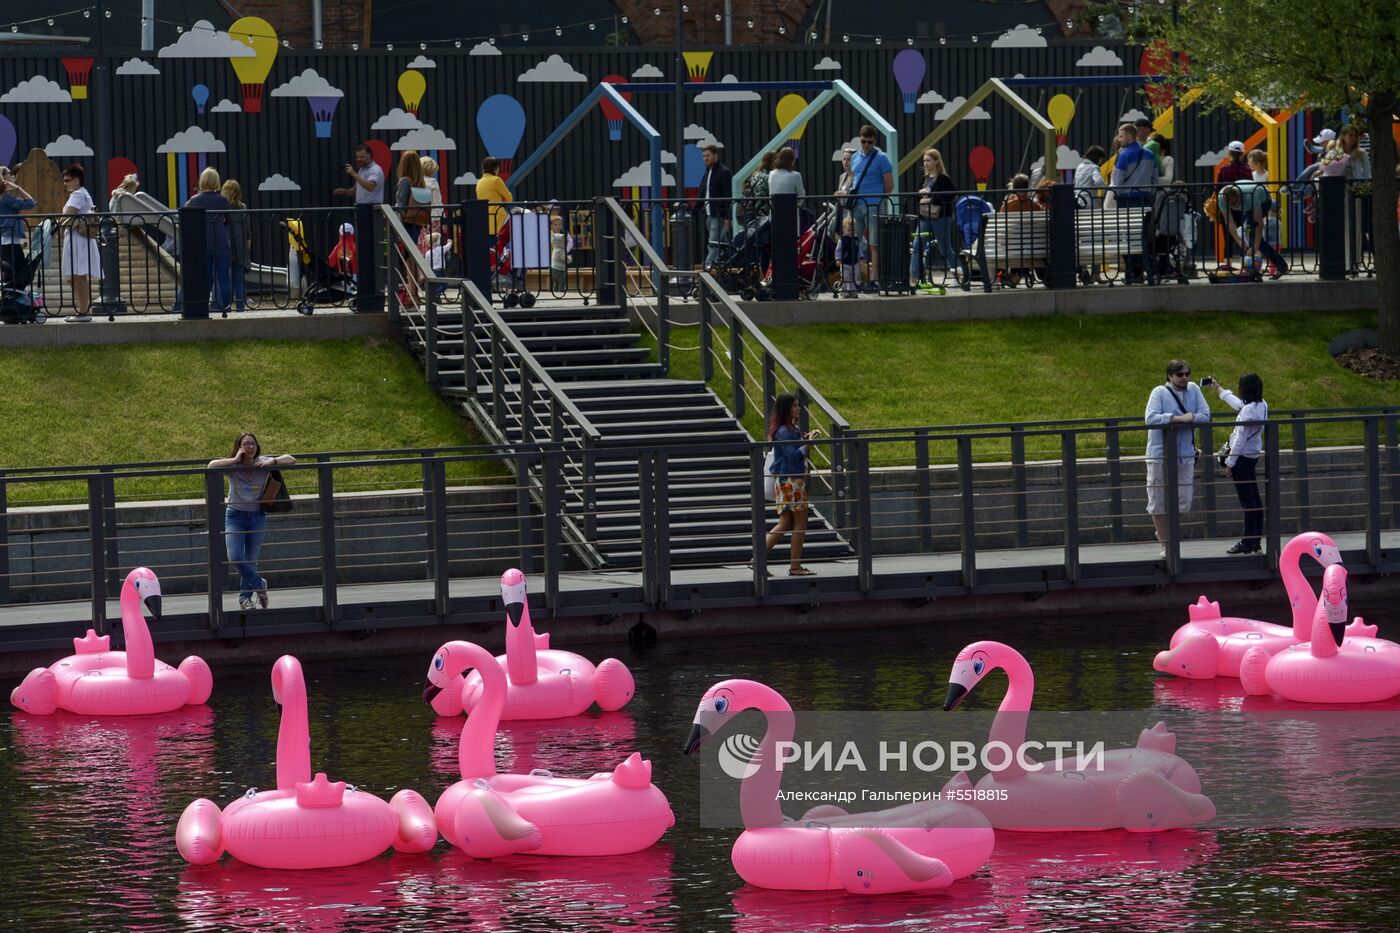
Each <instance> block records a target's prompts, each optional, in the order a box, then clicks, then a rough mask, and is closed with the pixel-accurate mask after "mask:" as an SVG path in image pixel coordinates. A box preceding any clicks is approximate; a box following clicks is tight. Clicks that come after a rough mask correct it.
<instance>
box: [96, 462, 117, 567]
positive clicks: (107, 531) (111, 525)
mask: <svg viewBox="0 0 1400 933" xmlns="http://www.w3.org/2000/svg"><path fill="white" fill-rule="evenodd" d="M100 472H101V473H102V534H103V536H104V537H105V538H106V541H107V589H108V590H113V591H116V592H120V591H121V586H122V581H121V577H120V574H121V565H122V564H121V561H122V559H121V551H120V547H121V541H120V540H119V539H118V537H117V483H116V480H114V479H113V478H112V467H110V466H105V467H103V468H102V469H101V471H100Z"/></svg>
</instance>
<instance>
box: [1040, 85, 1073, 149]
mask: <svg viewBox="0 0 1400 933" xmlns="http://www.w3.org/2000/svg"><path fill="white" fill-rule="evenodd" d="M1045 112H1046V114H1047V115H1048V116H1049V117H1050V122H1051V123H1053V124H1054V125H1055V142H1056V143H1058V144H1059V145H1061V146H1063V145H1064V144H1065V140H1066V139H1068V138H1069V124H1070V121H1072V120H1073V119H1074V98H1072V97H1070V96H1069V95H1068V94H1056V95H1055V96H1054V97H1052V98H1050V103H1049V104H1048V105H1047V106H1046V108H1045Z"/></svg>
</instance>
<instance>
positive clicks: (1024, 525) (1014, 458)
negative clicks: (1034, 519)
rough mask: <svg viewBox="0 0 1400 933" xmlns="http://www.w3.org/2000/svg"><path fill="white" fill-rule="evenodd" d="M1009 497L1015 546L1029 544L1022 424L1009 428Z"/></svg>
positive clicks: (1023, 431) (1028, 513)
mask: <svg viewBox="0 0 1400 933" xmlns="http://www.w3.org/2000/svg"><path fill="white" fill-rule="evenodd" d="M1011 498H1012V508H1013V510H1014V512H1015V515H1016V546H1017V547H1029V546H1030V538H1031V535H1030V527H1029V525H1030V509H1029V506H1028V503H1027V502H1026V434H1025V428H1024V427H1023V426H1022V425H1019V424H1018V425H1013V426H1012V428H1011Z"/></svg>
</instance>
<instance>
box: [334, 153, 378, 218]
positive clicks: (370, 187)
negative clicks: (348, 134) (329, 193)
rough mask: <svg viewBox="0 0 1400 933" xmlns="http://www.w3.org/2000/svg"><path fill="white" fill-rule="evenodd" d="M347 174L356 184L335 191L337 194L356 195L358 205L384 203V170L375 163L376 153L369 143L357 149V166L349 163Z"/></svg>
mask: <svg viewBox="0 0 1400 933" xmlns="http://www.w3.org/2000/svg"><path fill="white" fill-rule="evenodd" d="M345 174H346V175H349V176H350V179H351V180H352V181H353V182H354V183H353V184H351V185H348V186H346V187H344V188H337V189H335V193H336V194H338V195H341V196H342V197H349V196H351V195H354V196H355V203H356V204H383V203H384V170H383V169H381V168H380V167H379V164H378V163H377V162H375V161H374V153H373V152H371V151H370V148H369V145H368V144H367V143H360V144H359V145H358V146H356V147H355V164H354V165H351V164H349V163H348V162H347V163H346V165H345Z"/></svg>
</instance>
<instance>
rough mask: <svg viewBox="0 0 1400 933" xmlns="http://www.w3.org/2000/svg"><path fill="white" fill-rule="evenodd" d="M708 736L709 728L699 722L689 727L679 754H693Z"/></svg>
mask: <svg viewBox="0 0 1400 933" xmlns="http://www.w3.org/2000/svg"><path fill="white" fill-rule="evenodd" d="M709 737H710V730H709V729H706V728H705V727H704V726H702V725H700V723H698V722H697V723H696V724H695V725H693V726H691V727H690V735H689V736H688V737H687V738H686V740H685V747H684V748H682V749H681V754H682V755H686V756H687V757H688V756H690V755H693V754H695V752H696V750H697V749H699V748H700V746H701V745H702V744H703V743H704V741H705V740H706V739H708V738H709Z"/></svg>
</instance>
